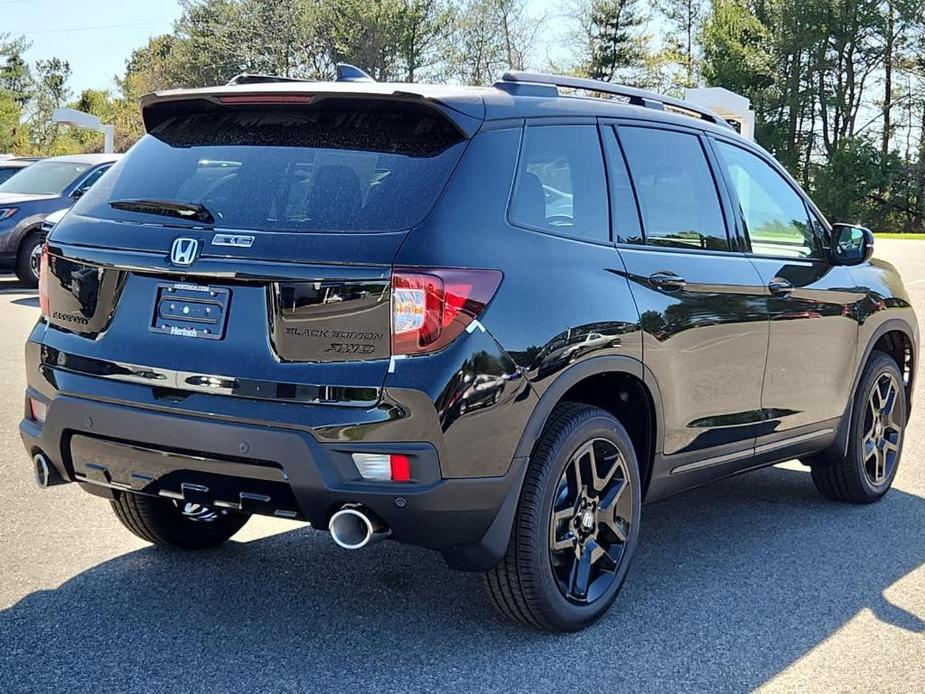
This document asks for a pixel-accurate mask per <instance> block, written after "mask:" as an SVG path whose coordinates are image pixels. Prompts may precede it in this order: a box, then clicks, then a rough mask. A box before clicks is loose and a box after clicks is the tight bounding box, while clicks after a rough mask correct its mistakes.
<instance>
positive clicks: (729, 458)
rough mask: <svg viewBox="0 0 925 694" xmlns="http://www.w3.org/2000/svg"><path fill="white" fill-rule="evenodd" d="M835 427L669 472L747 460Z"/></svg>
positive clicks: (676, 468) (807, 439)
mask: <svg viewBox="0 0 925 694" xmlns="http://www.w3.org/2000/svg"><path fill="white" fill-rule="evenodd" d="M834 431H835V430H834V429H831V428H830V429H820V430H819V431H811V432H809V433H808V434H800V435H799V436H791V437H790V438H789V439H783V440H781V441H774V442H773V443H766V444H763V445H761V446H756V447H755V448H751V449H749V450H747V451H737V452H735V453H727V454H726V455H719V456H716V457H715V458H707V459H706V460H698V461H696V462H693V463H685V464H684V465H678V466H677V467H673V468H671V471H670V472H669V474H671V475H678V474H681V473H684V472H693V471H694V470H701V469H703V468H706V467H712V466H714V465H722V464H723V463H731V462H734V461H736V460H745V459H746V458H751V457H754V456H756V455H761V454H762V453H770V452H771V451H776V450H777V449H778V448H786V447H787V446H790V445H793V444H795V443H802V442H803V441H811V440H812V439H816V438H819V437H820V436H826V435H828V434H831V433H833V432H834Z"/></svg>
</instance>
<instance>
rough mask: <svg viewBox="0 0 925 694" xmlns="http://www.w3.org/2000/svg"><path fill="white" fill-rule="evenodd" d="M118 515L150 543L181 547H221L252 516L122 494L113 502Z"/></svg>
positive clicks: (155, 498)
mask: <svg viewBox="0 0 925 694" xmlns="http://www.w3.org/2000/svg"><path fill="white" fill-rule="evenodd" d="M110 503H111V504H112V510H113V511H115V514H116V518H118V519H119V521H120V522H121V523H122V525H124V526H125V527H126V528H128V529H129V530H130V531H131V532H133V533H134V534H135V535H137V536H138V537H140V538H141V539H142V540H145V541H146V542H150V543H152V544H155V545H161V546H164V547H174V548H177V549H206V548H209V547H218V546H219V545H220V544H222V543H223V542H224V541H225V540H227V539H229V538H230V537H231V536H232V535H234V534H235V533H236V532H238V531H239V530H240V529H241V528H242V527H243V526H244V524H245V523H246V522H247V520H248V518H249V517H250V516H248V515H246V514H244V513H236V512H234V511H229V510H227V509H214V508H211V507H209V506H202V505H200V504H190V503H184V502H182V501H174V500H173V499H162V498H160V497H153V496H143V495H141V494H132V493H129V492H122V493H120V494H119V495H118V496H117V497H116V499H114V500H113V501H111V502H110Z"/></svg>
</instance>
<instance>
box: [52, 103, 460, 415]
mask: <svg viewBox="0 0 925 694" xmlns="http://www.w3.org/2000/svg"><path fill="white" fill-rule="evenodd" d="M464 147H465V139H464V138H463V137H462V135H461V134H460V132H459V131H458V130H457V129H456V128H455V127H454V126H453V124H452V123H451V122H450V121H448V120H447V119H446V117H445V116H443V115H442V114H441V112H440V111H437V110H436V109H434V108H431V107H428V106H426V105H422V104H419V103H408V102H401V101H389V100H382V99H379V100H369V99H358V98H342V97H338V98H319V99H317V100H312V101H310V103H305V104H301V105H299V106H298V107H294V106H293V105H292V104H290V103H278V104H277V103H271V104H248V105H246V106H241V105H235V106H233V107H231V106H227V105H223V104H216V103H211V102H209V103H199V102H194V103H192V104H186V105H185V106H184V107H183V108H180V107H177V109H176V112H175V113H173V114H172V115H167V116H164V117H163V119H162V120H161V121H160V122H159V123H157V124H155V126H154V127H153V128H152V130H151V132H150V133H149V134H148V135H146V136H145V137H144V138H143V139H142V140H141V141H140V142H139V143H138V144H137V145H136V146H135V147H134V148H133V149H132V150H131V151H130V152H129V154H128V155H126V157H125V158H124V159H123V160H122V161H121V162H120V163H119V164H118V165H117V166H116V167H114V168H113V171H112V172H110V174H108V175H107V176H106V177H104V178H103V179H102V180H101V181H100V183H99V184H97V186H95V187H94V188H93V189H92V190H91V191H90V192H89V193H88V194H87V195H86V196H84V198H82V199H81V200H80V202H79V203H78V205H77V206H76V207H75V209H74V210H73V212H72V214H70V215H69V216H68V217H67V218H66V220H65V221H64V222H62V224H60V225H59V226H58V227H57V228H56V229H55V231H54V233H53V235H52V238H51V239H50V243H49V249H50V255H49V264H48V269H49V272H48V277H47V283H46V286H47V297H48V306H47V310H48V322H49V325H50V327H51V328H52V329H51V330H49V335H48V337H47V339H46V344H48V345H49V346H50V347H52V348H53V349H56V350H58V352H59V354H60V355H63V356H58V357H57V358H59V359H61V360H66V359H68V358H69V357H72V358H73V359H72V361H71V364H72V365H76V364H84V366H86V365H87V364H88V363H91V362H92V363H93V365H92V368H96V369H103V370H105V369H107V368H110V369H112V368H116V369H119V368H126V369H128V371H129V372H131V373H132V374H135V376H137V377H138V379H141V380H142V381H144V380H145V379H146V378H147V379H148V380H149V381H150V382H151V384H152V385H158V383H159V382H160V385H161V386H162V387H171V388H180V389H194V390H195V389H207V388H214V389H215V390H216V391H218V392H224V390H227V389H236V391H237V392H238V393H239V394H246V393H247V392H251V393H252V395H253V396H254V397H264V396H267V397H272V396H274V394H276V393H278V392H282V391H286V392H289V391H292V392H296V391H298V390H299V388H303V389H304V388H305V387H309V390H310V393H311V394H314V395H316V396H317V397H318V399H321V400H324V392H321V391H317V390H311V388H316V389H317V388H328V389H336V388H337V387H338V386H343V387H353V388H360V389H362V388H378V387H379V386H381V384H382V381H383V379H384V377H385V374H386V372H387V369H388V362H389V357H390V324H391V310H390V268H391V264H392V260H393V258H394V257H395V254H396V252H397V250H398V248H399V246H400V244H401V242H402V241H403V239H404V237H405V234H406V233H407V231H408V230H409V229H410V228H412V227H413V226H414V225H416V224H418V223H419V222H420V221H421V220H422V219H423V218H424V216H425V215H426V214H427V213H428V212H429V211H430V209H431V208H432V207H433V205H434V203H435V201H436V199H437V197H438V196H439V194H440V193H441V191H442V190H443V188H444V186H445V185H446V183H447V181H448V180H449V178H450V176H451V174H452V171H453V168H454V167H455V165H456V162H457V161H458V159H459V157H460V156H461V154H462V151H463V149H464ZM80 358H84V362H80V361H79V359H80ZM75 359H76V360H77V361H75ZM87 359H89V360H91V362H87V361H86V360H87ZM96 362H99V363H96ZM105 364H110V365H115V366H109V367H107V366H105ZM75 368H76V367H75ZM88 368H90V367H88ZM146 369H147V371H149V372H150V375H148V374H146V373H145V370H146ZM139 374H140V375H139ZM130 375H131V374H130ZM261 388H262V389H263V390H262V391H261ZM280 389H282V390H280ZM333 392H334V391H333V390H329V393H328V394H330V393H333ZM267 393H270V395H267ZM319 393H320V394H319ZM366 395H367V396H368V393H366ZM357 397H358V401H363V400H364V397H360V396H357ZM366 399H368V398H366Z"/></svg>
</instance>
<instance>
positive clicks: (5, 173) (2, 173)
mask: <svg viewBox="0 0 925 694" xmlns="http://www.w3.org/2000/svg"><path fill="white" fill-rule="evenodd" d="M20 171H22V169H21V168H19V167H16V168H15V169H14V168H9V169H4V168H0V183H3V182H4V181H5V180H6V179H8V178H9V177H10V176H12V175H13V174H14V173H18V172H20Z"/></svg>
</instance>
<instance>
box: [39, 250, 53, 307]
mask: <svg viewBox="0 0 925 694" xmlns="http://www.w3.org/2000/svg"><path fill="white" fill-rule="evenodd" d="M39 306H41V307H42V315H44V316H45V317H46V318H48V317H49V316H50V315H51V310H50V309H49V308H48V244H47V243H45V244H43V245H42V257H41V260H39Z"/></svg>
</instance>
